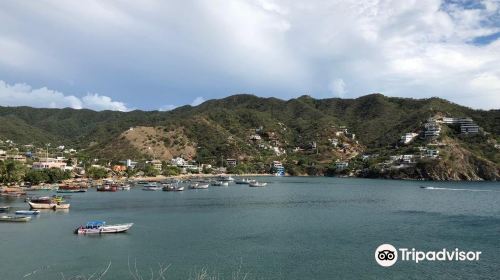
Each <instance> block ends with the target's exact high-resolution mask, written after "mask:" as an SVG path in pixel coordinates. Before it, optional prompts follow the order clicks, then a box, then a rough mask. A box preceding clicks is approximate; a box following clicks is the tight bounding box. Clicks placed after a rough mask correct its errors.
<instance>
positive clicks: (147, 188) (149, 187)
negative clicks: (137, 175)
mask: <svg viewBox="0 0 500 280" xmlns="http://www.w3.org/2000/svg"><path fill="white" fill-rule="evenodd" d="M161 189H162V187H160V186H158V185H157V184H156V183H149V184H147V185H145V186H144V187H143V188H142V190H143V191H159V190H161Z"/></svg>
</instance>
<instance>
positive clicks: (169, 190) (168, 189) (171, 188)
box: [162, 184, 175, 192]
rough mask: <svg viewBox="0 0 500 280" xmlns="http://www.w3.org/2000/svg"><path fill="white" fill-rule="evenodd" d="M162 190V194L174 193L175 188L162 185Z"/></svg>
mask: <svg viewBox="0 0 500 280" xmlns="http://www.w3.org/2000/svg"><path fill="white" fill-rule="evenodd" d="M162 190H163V191H164V192H173V191H175V186H174V185H172V184H163V188H162Z"/></svg>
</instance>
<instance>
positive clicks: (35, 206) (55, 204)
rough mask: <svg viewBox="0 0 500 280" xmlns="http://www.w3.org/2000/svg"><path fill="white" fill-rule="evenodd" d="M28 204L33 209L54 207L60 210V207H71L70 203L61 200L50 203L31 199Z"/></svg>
mask: <svg viewBox="0 0 500 280" xmlns="http://www.w3.org/2000/svg"><path fill="white" fill-rule="evenodd" d="M28 204H29V205H30V207H31V208H32V209H53V210H58V209H69V206H70V204H69V203H59V202H53V201H51V202H49V203H35V202H32V201H29V202H28Z"/></svg>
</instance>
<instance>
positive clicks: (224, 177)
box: [217, 175, 234, 182]
mask: <svg viewBox="0 0 500 280" xmlns="http://www.w3.org/2000/svg"><path fill="white" fill-rule="evenodd" d="M217 180H219V181H223V182H232V181H234V178H233V177H231V176H224V175H221V176H219V178H217Z"/></svg>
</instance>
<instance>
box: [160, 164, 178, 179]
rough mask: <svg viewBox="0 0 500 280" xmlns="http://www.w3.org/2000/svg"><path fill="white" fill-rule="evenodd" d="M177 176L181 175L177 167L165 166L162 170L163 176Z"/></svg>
mask: <svg viewBox="0 0 500 280" xmlns="http://www.w3.org/2000/svg"><path fill="white" fill-rule="evenodd" d="M179 174H181V169H180V168H179V167H177V166H173V165H170V166H168V165H167V166H165V168H164V169H163V175H165V176H176V175H179Z"/></svg>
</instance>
